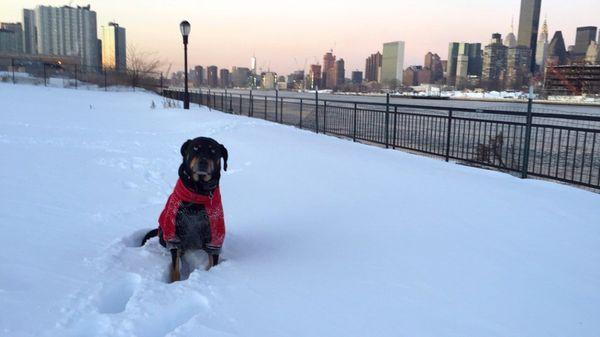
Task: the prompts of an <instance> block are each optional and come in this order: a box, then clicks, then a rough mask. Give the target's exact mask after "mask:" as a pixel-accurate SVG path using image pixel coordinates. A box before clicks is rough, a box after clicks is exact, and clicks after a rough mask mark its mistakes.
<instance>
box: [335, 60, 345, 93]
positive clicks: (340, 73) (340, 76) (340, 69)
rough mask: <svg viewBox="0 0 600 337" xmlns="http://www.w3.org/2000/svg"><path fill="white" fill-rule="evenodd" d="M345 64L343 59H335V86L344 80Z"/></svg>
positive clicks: (341, 83)
mask: <svg viewBox="0 0 600 337" xmlns="http://www.w3.org/2000/svg"><path fill="white" fill-rule="evenodd" d="M345 66H346V64H345V62H344V59H339V60H337V61H335V86H336V87H339V86H341V85H344V82H346V68H345Z"/></svg>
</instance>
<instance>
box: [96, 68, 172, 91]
mask: <svg viewBox="0 0 600 337" xmlns="http://www.w3.org/2000/svg"><path fill="white" fill-rule="evenodd" d="M160 79H161V81H160V83H161V86H162V74H161V75H160ZM106 84H107V83H106V69H104V91H108V86H107V85H106Z"/></svg>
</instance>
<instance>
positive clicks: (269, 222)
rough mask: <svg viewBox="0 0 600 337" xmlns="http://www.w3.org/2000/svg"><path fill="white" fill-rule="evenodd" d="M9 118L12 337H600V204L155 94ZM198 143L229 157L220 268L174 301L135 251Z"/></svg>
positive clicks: (592, 197) (23, 103)
mask: <svg viewBox="0 0 600 337" xmlns="http://www.w3.org/2000/svg"><path fill="white" fill-rule="evenodd" d="M152 101H154V102H155V104H156V106H157V108H156V109H151V108H150V106H151V104H152ZM0 104H1V105H0V154H1V157H2V169H1V170H0V186H1V187H2V188H1V189H0V230H1V232H2V244H0V303H1V305H0V336H11V337H12V336H144V337H147V336H432V337H433V336H486V337H488V336H580V337H585V336H590V337H591V336H598V334H599V332H600V320H598V317H600V281H599V280H600V268H599V266H600V220H599V219H600V207H598V206H599V205H600V195H598V194H595V193H592V192H589V191H584V190H581V189H577V188H573V187H569V186H564V185H560V184H556V183H550V182H544V181H537V180H520V179H517V178H514V177H512V176H510V175H506V174H502V173H498V172H492V171H486V170H480V169H475V168H469V167H463V166H460V165H456V164H448V163H445V162H443V161H439V160H434V159H430V158H425V157H420V156H415V155H412V154H407V153H403V152H399V151H393V150H385V149H381V148H377V147H370V146H367V145H362V144H354V143H352V142H349V141H346V140H340V139H337V138H334V137H329V136H323V135H315V134H313V133H311V132H307V131H302V130H297V129H294V128H292V127H287V126H281V125H277V124H272V123H269V122H265V121H262V120H258V119H250V118H246V117H239V116H232V115H227V114H223V113H220V112H217V111H208V110H207V109H204V108H199V107H198V106H194V107H192V110H189V111H185V110H181V109H164V108H163V104H162V98H160V97H158V96H156V95H152V94H148V93H140V92H136V93H132V92H102V91H83V90H69V89H57V88H44V87H35V86H25V85H16V86H15V85H11V84H0ZM197 136H209V137H213V138H215V139H217V140H218V141H219V142H222V143H223V144H225V145H226V146H227V148H228V149H229V154H230V161H229V168H230V169H229V171H228V172H226V173H225V174H224V175H223V177H222V181H221V185H222V195H223V203H224V209H225V217H226V225H227V237H226V240H225V246H224V249H223V258H225V259H226V261H224V262H223V263H222V264H220V265H219V266H217V267H215V268H214V269H212V270H210V271H208V272H206V271H204V270H203V269H202V268H199V269H197V270H194V271H192V272H191V274H190V275H189V278H187V279H186V280H184V281H181V282H177V283H174V284H167V283H166V282H165V280H166V272H167V266H168V261H169V256H168V254H167V252H166V251H165V250H164V249H163V248H162V247H161V246H160V245H159V244H158V243H157V241H156V239H153V240H152V241H151V242H149V244H148V245H146V246H145V247H142V248H140V247H137V244H138V241H139V239H140V238H141V236H142V235H143V233H144V232H145V231H146V230H148V229H150V228H154V227H156V226H157V218H158V215H159V213H160V211H161V210H162V208H163V206H164V203H165V201H166V199H167V196H168V195H169V194H170V193H171V191H172V188H173V186H174V184H175V182H176V179H177V168H178V166H179V164H180V160H181V158H180V157H181V156H180V154H179V148H180V146H181V144H182V143H183V142H184V141H185V140H186V139H188V138H193V137H197ZM186 256H187V255H186ZM203 258H204V256H203V255H202V254H201V253H198V254H190V255H189V256H188V259H189V261H188V262H189V263H190V264H192V265H194V263H196V265H201V264H202V262H203Z"/></svg>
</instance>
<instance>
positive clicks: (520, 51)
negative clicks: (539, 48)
mask: <svg viewBox="0 0 600 337" xmlns="http://www.w3.org/2000/svg"><path fill="white" fill-rule="evenodd" d="M530 65H531V49H529V48H527V47H525V46H516V47H514V48H508V50H507V53H506V86H507V87H509V88H511V89H516V90H519V89H521V88H522V87H524V86H527V85H528V83H529V74H530V68H529V67H530Z"/></svg>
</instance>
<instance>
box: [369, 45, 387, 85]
mask: <svg viewBox="0 0 600 337" xmlns="http://www.w3.org/2000/svg"><path fill="white" fill-rule="evenodd" d="M382 57H383V56H382V55H381V53H380V52H377V53H375V54H371V56H369V57H367V60H366V61H365V80H366V81H367V82H380V81H381V62H382Z"/></svg>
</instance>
